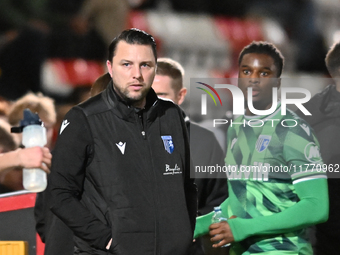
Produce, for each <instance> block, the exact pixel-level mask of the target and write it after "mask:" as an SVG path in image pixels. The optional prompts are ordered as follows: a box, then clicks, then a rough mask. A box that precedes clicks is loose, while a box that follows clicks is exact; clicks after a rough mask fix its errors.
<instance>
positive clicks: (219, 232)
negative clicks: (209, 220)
mask: <svg viewBox="0 0 340 255" xmlns="http://www.w3.org/2000/svg"><path fill="white" fill-rule="evenodd" d="M233 218H236V216H232V217H230V219H233ZM209 229H210V231H209V234H210V236H212V238H211V239H210V240H211V242H213V243H214V244H213V247H214V248H217V247H221V246H223V245H225V244H229V243H231V242H234V236H233V233H232V232H231V229H230V226H229V224H228V222H227V221H222V222H219V223H213V224H211V225H210V227H209Z"/></svg>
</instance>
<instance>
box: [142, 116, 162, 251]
mask: <svg viewBox="0 0 340 255" xmlns="http://www.w3.org/2000/svg"><path fill="white" fill-rule="evenodd" d="M145 115H146V113H145V112H144V111H142V112H141V113H137V116H138V117H137V122H138V123H139V124H140V127H141V134H142V137H143V139H144V140H146V143H147V147H148V149H149V157H150V159H149V161H150V162H152V169H154V164H153V160H152V151H151V149H150V144H149V141H148V140H147V139H146V132H145V124H146V119H144V116H145ZM144 123H145V124H144ZM153 179H154V182H155V187H157V184H156V183H157V182H156V181H157V178H156V176H155V171H153ZM156 196H157V189H156V192H154V195H153V201H154V208H155V247H156V248H155V253H154V254H155V255H158V254H160V252H159V246H158V241H157V237H158V207H157V205H158V204H159V203H158V201H157V198H156Z"/></svg>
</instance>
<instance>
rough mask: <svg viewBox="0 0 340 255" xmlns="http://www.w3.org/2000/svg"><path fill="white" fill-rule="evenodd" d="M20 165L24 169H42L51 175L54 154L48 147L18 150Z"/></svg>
mask: <svg viewBox="0 0 340 255" xmlns="http://www.w3.org/2000/svg"><path fill="white" fill-rule="evenodd" d="M17 154H18V161H19V162H18V163H19V164H18V165H19V166H20V167H23V168H40V169H42V170H44V171H45V172H46V173H50V167H51V160H52V154H51V153H50V150H49V149H48V148H46V147H39V146H36V147H31V148H24V149H17Z"/></svg>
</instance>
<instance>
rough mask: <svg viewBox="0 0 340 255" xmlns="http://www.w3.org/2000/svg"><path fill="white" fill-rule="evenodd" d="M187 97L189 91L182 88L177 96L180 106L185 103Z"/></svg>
mask: <svg viewBox="0 0 340 255" xmlns="http://www.w3.org/2000/svg"><path fill="white" fill-rule="evenodd" d="M186 95H187V89H186V88H181V90H180V91H179V92H178V94H177V98H178V105H181V104H182V103H183V102H184V99H185V96H186Z"/></svg>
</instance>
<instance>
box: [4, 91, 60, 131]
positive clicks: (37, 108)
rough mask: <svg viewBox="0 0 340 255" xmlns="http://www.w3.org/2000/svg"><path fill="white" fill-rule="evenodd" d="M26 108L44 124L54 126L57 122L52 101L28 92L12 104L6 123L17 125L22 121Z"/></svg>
mask: <svg viewBox="0 0 340 255" xmlns="http://www.w3.org/2000/svg"><path fill="white" fill-rule="evenodd" d="M26 108H28V109H30V110H31V111H32V112H33V113H37V114H38V115H39V117H40V119H41V120H42V121H43V122H44V123H45V124H49V125H54V124H55V123H56V121H57V114H56V110H55V105H54V100H53V99H52V98H50V97H47V96H44V95H43V94H42V93H37V94H34V93H32V92H29V93H27V94H26V95H25V96H23V97H21V98H19V99H18V100H17V101H15V102H14V103H13V105H12V106H11V109H10V111H9V114H8V122H9V123H10V124H11V125H17V124H18V123H19V122H20V120H22V119H23V111H24V109H26Z"/></svg>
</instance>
